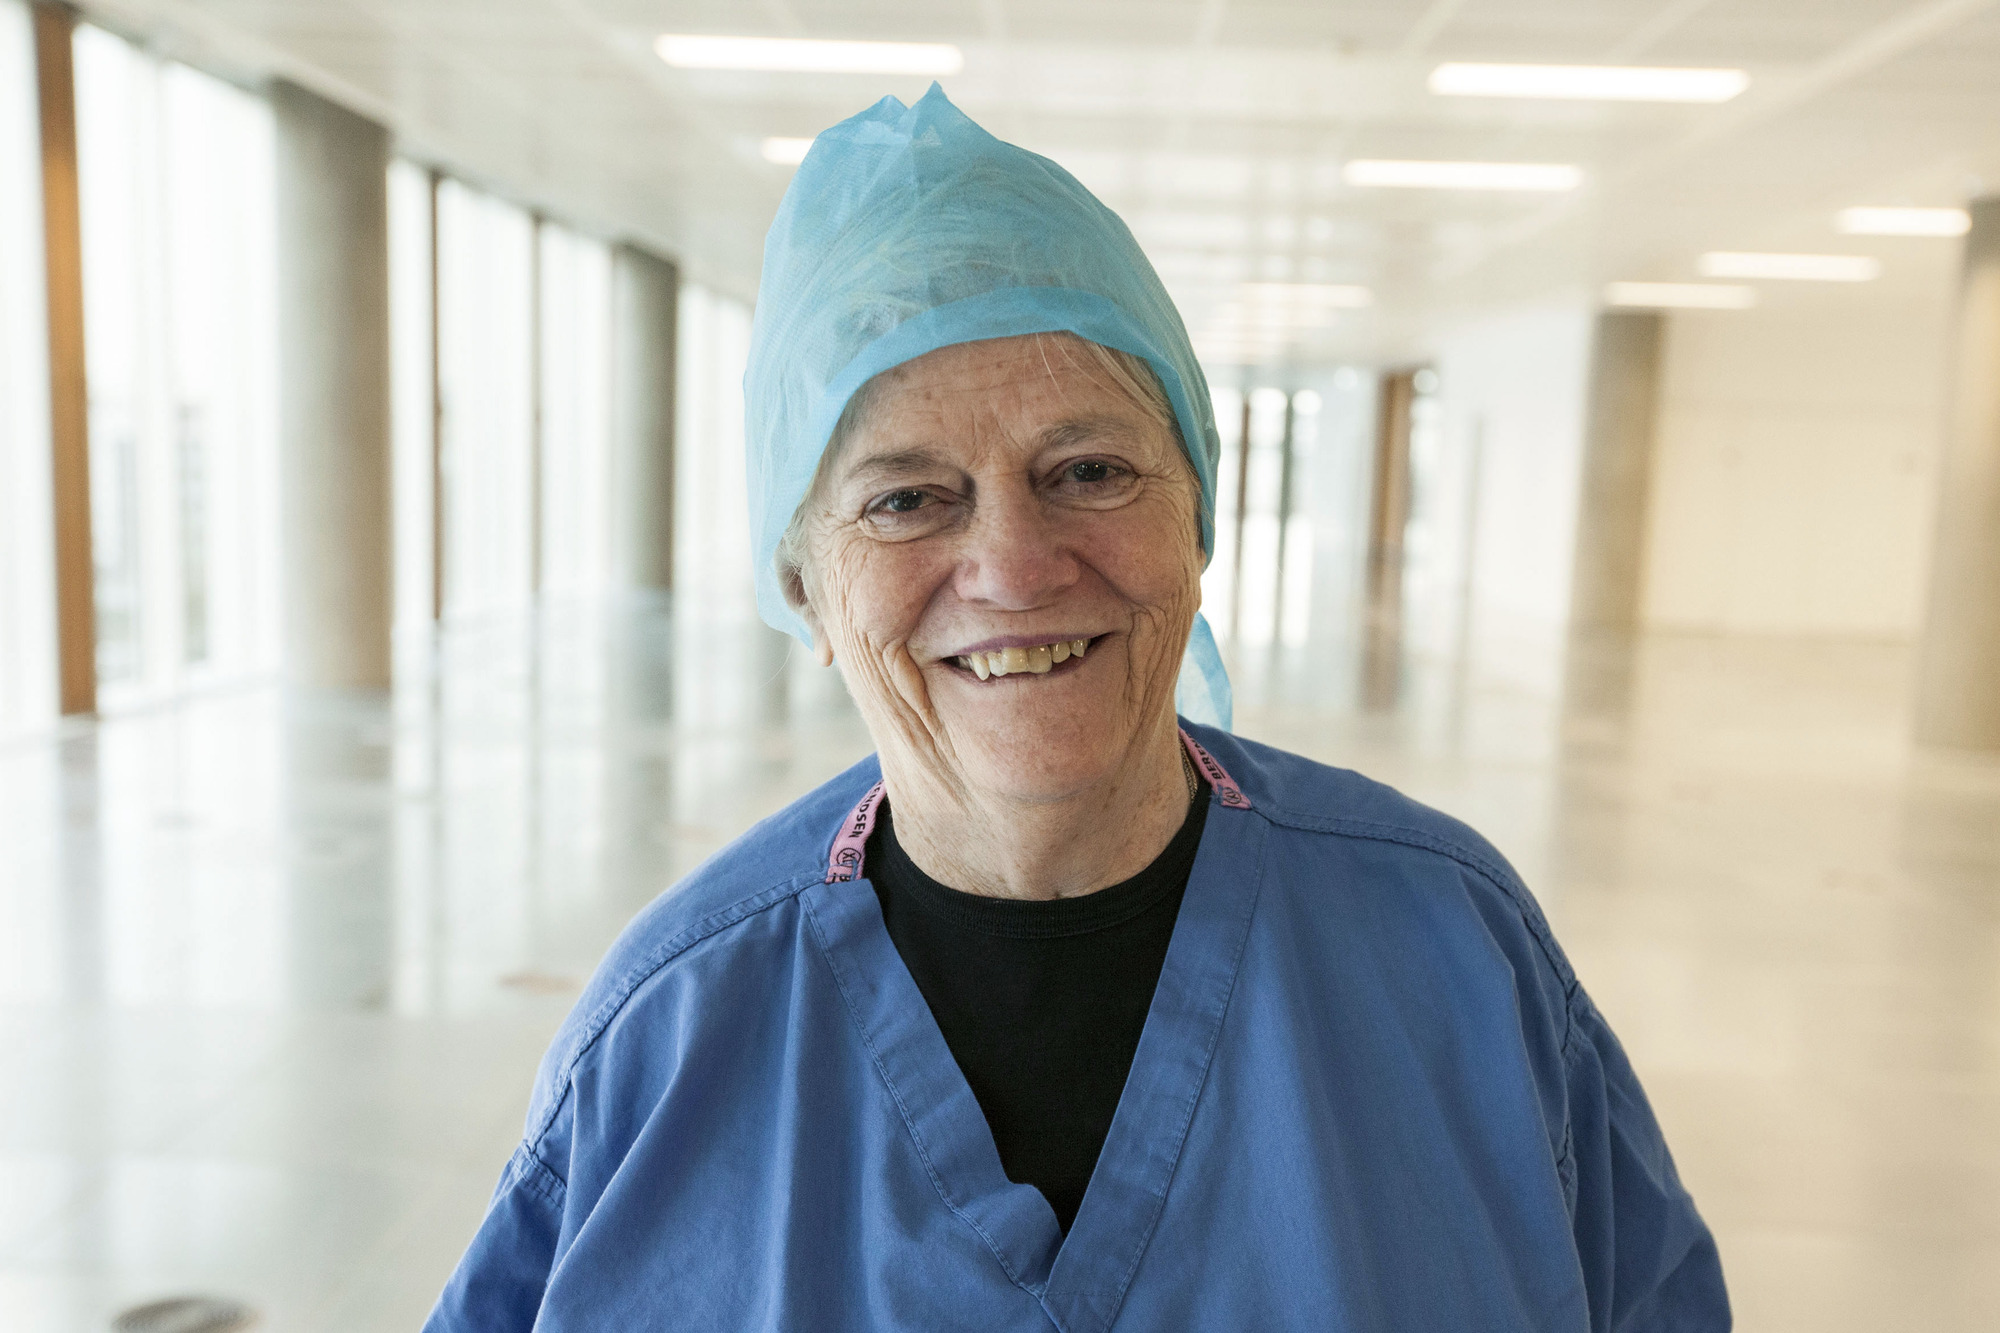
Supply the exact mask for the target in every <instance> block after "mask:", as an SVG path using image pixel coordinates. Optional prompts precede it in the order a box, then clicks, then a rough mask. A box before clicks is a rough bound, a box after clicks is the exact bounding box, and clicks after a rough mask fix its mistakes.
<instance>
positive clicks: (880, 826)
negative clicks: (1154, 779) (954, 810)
mask: <svg viewBox="0 0 2000 1333" xmlns="http://www.w3.org/2000/svg"><path fill="white" fill-rule="evenodd" d="M1196 780H1197V781H1198V782H1200V786H1201V789H1200V791H1199V792H1198V793H1197V794H1196V795H1195V797H1194V798H1193V799H1192V800H1190V801H1189V802H1188V810H1187V815H1186V817H1185V818H1183V819H1182V820H1181V826H1180V828H1178V829H1177V830H1175V832H1174V836H1173V837H1172V838H1171V839H1170V840H1169V841H1168V842H1167V845H1166V846H1165V847H1164V848H1162V849H1161V851H1160V854H1159V855H1158V856H1156V857H1154V858H1153V859H1152V860H1151V861H1149V862H1148V863H1147V864H1146V865H1145V867H1144V868H1142V869H1141V870H1140V871H1139V872H1138V873H1137V874H1135V875H1133V876H1132V877H1131V878H1130V879H1126V880H1121V881H1119V882H1118V883H1116V884H1113V885H1110V886H1108V887H1106V888H1102V889H1099V890H1097V891H1096V892H1095V893H1085V894H1080V895H1078V896H1077V897H1074V898H993V897H989V896H987V895H985V894H982V893H967V892H965V891H964V890H963V889H954V888H952V887H951V886H950V885H947V884H943V883H940V882H939V881H937V880H935V879H932V878H931V877H930V876H929V875H928V874H926V873H925V872H924V870H923V868H922V867H921V866H919V865H918V864H917V863H916V862H915V861H913V860H911V859H910V854H909V853H908V852H907V851H905V850H904V849H903V844H902V842H901V840H900V839H898V838H897V837H896V835H895V824H894V816H893V814H892V813H891V811H890V803H889V802H888V801H886V800H885V801H884V802H883V803H882V808H881V810H880V812H879V813H878V814H877V815H876V829H875V835H874V836H873V837H872V838H871V839H870V842H871V844H872V846H871V847H870V849H869V850H870V851H872V852H874V853H875V854H876V855H878V856H880V857H881V858H882V859H883V861H885V862H887V864H886V865H885V866H884V867H883V868H884V870H885V871H886V872H887V874H888V876H889V877H890V878H892V879H893V881H894V883H895V884H896V885H897V887H898V888H899V889H901V890H903V891H905V892H906V893H907V894H908V901H909V902H910V903H911V904H912V905H913V906H915V907H916V908H917V909H918V910H920V911H922V912H924V913H925V914H927V915H930V916H935V917H938V918H941V919H943V920H946V921H949V922H951V923H953V924H954V925H957V926H959V927H961V928H963V929H966V930H971V931H976V932H978V933H979V934H981V935H991V936H995V937H998V938H1002V939H1017V940H1037V939H1063V938H1066V937H1069V936H1073V935H1088V934H1090V933H1092V932H1093V931H1099V930H1108V929H1110V928H1111V927H1113V926H1117V925H1122V924H1123V923H1125V922H1127V921H1130V920H1132V919H1133V918H1135V917H1138V916H1140V915H1142V914H1143V913H1145V912H1147V911H1149V910H1150V909H1151V908H1153V907H1154V906H1155V905H1156V904H1157V903H1158V902H1159V901H1160V900H1161V899H1162V898H1164V897H1166V896H1167V895H1168V894H1170V893H1174V892H1177V891H1179V890H1180V889H1181V888H1183V887H1185V885H1186V883H1187V876H1186V874H1185V873H1182V874H1180V875H1178V876H1176V875H1173V874H1162V873H1161V872H1162V871H1163V870H1165V869H1166V868H1168V867H1170V866H1177V865H1184V866H1192V864H1193V862H1194V851H1195V848H1196V847H1197V846H1198V845H1199V844H1200V842H1201V830H1202V826H1203V825H1204V824H1205V823H1207V820H1206V819H1204V818H1202V817H1201V816H1202V815H1203V814H1205V813H1206V812H1205V811H1203V810H1202V808H1201V807H1202V806H1203V805H1204V804H1205V803H1206V802H1207V800H1208V795H1209V787H1208V783H1207V782H1206V781H1205V780H1203V779H1200V778H1199V777H1198V778H1197V779H1196Z"/></svg>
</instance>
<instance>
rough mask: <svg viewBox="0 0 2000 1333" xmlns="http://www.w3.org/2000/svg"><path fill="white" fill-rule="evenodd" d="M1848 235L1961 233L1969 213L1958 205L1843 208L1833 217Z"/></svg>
mask: <svg viewBox="0 0 2000 1333" xmlns="http://www.w3.org/2000/svg"><path fill="white" fill-rule="evenodd" d="M1836 221H1837V222H1838V225H1839V227H1840V229H1841V230H1842V231H1844V232H1846V233H1847V234H1848V235H1850V236H1963V235H1965V233H1967V232H1968V231H1971V230H1972V214H1970V213H1968V212H1966V211H1965V210H1964V209H1962V208H1843V209H1841V210H1840V216H1839V217H1838V219H1836Z"/></svg>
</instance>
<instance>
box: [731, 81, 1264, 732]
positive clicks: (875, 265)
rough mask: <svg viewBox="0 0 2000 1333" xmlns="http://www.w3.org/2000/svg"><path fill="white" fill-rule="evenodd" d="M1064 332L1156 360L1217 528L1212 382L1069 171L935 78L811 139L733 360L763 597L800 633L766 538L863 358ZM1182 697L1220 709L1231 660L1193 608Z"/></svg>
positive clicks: (1202, 707)
mask: <svg viewBox="0 0 2000 1333" xmlns="http://www.w3.org/2000/svg"><path fill="white" fill-rule="evenodd" d="M1058 332H1067V333H1073V334H1075V335H1077V336H1078V337H1080V338H1086V339H1089V340H1090V341H1092V342H1095V343H1100V344H1102V345H1104V346H1106V347H1113V348H1117V349H1118V350H1120V351H1124V352H1129V353H1131V354H1132V355H1133V356H1136V357H1139V358H1141V359H1143V360H1144V361H1145V362H1146V364H1147V365H1149V366H1151V367H1152V369H1153V372H1154V373H1155V374H1156V375H1158V376H1159V378H1160V384H1161V385H1162V387H1164V388H1165V390H1166V394H1167V399H1168V401H1169V402H1170V403H1171V404H1172V406H1173V412H1174V419H1175V421H1176V422H1177V423H1178V424H1179V426H1180V436H1181V440H1182V442H1183V443H1184V445H1185V446H1186V448H1187V454H1188V461H1189V462H1191V463H1192V464H1193V465H1194V471H1195V475H1196V476H1197V477H1198V478H1199V479H1200V481H1201V544H1202V550H1203V551H1204V552H1207V553H1208V554H1210V555H1213V553H1214V547H1215V468H1216V458H1217V455H1218V453H1219V452H1220V448H1221V446H1220V441H1219V440H1218V438H1217V436H1216V431H1215V413H1214V409H1213V408H1212V407H1211V406H1210V404H1209V398H1208V383H1207V381H1206V380H1205V379H1204V378H1203V377H1202V373H1201V367H1200V365H1199V364H1198V363H1197V362H1196V360H1195V355H1194V348H1193V347H1192V346H1191V345H1190V344H1189V342H1188V336H1187V330H1186V328H1185V327H1184V326H1183V325H1182V323H1181V318H1180V314H1179V312H1178V311H1176V310H1175V309H1174V304H1173V302H1172V301H1171V300H1170V299H1169V298H1168V296H1167V293H1166V289H1165V288H1164V287H1162V286H1161V285H1160V279H1159V277H1158V275H1156V274H1155V273H1154V272H1153V266H1152V265H1151V264H1150V263H1148V262H1147V260H1146V256H1145V255H1144V254H1143V253H1142V252H1141V251H1140V249H1139V244H1138V242H1137V241H1135V240H1133V239H1132V233H1131V232H1130V231H1129V230H1127V228H1126V226H1125V224H1124V223H1123V222H1121V221H1120V220H1119V218H1118V216H1117V214H1115V213H1113V212H1112V211H1111V210H1110V209H1108V208H1106V207H1105V206H1104V205H1103V204H1101V203H1099V202H1098V201H1097V199H1096V197H1095V196H1093V195H1092V194H1091V193H1090V191H1088V190H1086V189H1084V188H1083V186H1082V185H1081V184H1079V183H1078V182H1077V180H1076V178H1075V177H1073V176H1071V175H1070V174H1069V173H1068V172H1067V171H1064V170H1063V169H1062V168H1061V167H1059V166H1057V165H1056V164H1055V163H1053V162H1051V161H1049V160H1048V159H1047V158H1044V157H1039V156H1037V155H1036V154H1034V153H1030V152H1028V151H1026V150H1025V149H1021V148H1016V147H1014V146H1013V145H1012V144H1006V143H1002V142H1001V141H1000V140H998V139H996V138H994V137H993V136H992V135H990V134H988V133H987V132H986V131H985V130H983V129H981V128H980V127H979V126H978V125H976V124H974V123H973V122H972V120H971V119H970V118H969V117H968V116H966V115H965V113H964V112H962V111H960V110H959V109H958V108H957V107H955V106H953V105H952V104H951V102H950V100H949V99H948V98H946V97H945V95H944V90H943V89H942V88H940V87H938V86H937V85H936V84H932V85H931V89H930V91H929V92H928V93H926V94H925V95H924V96H923V97H922V98H921V99H919V100H918V102H917V103H916V105H914V106H908V107H906V106H904V105H903V104H902V102H900V101H898V100H897V99H896V98H893V97H885V98H883V99H882V100H881V101H880V102H877V103H876V104H875V105H874V106H872V107H870V108H868V109H867V110H866V111H863V112H862V113H861V114H859V115H857V116H854V117H852V118H850V119H848V120H844V121H842V122H841V123H840V124H838V125H835V126H834V127H833V128H832V129H829V130H827V131H826V132H825V133H823V134H821V135H820V136H819V138H818V139H816V140H814V142H813V146H812V150H811V151H810V152H808V153H807V154H806V158H805V161H804V162H803V163H802V164H801V165H800V167H799V170H798V174H797V175H796V176H795V177H794V178H793V180H792V184H791V188H790V189H788V190H787V191H786V192H785V198H784V202H783V203H782V204H780V205H779V207H778V216H777V219H776V221H774V222H773V223H772V224H771V232H770V235H769V236H768V237H767V238H766V240H765V242H764V275H763V281H762V285H761V286H760V288H759V290H758V295H757V313H756V320H755V324H754V326H753V329H752V333H751V338H750V361H749V368H748V370H747V371H746V372H745V374H744V377H743V394H744V427H745V433H746V435H747V437H748V454H749V481H750V511H751V512H750V521H751V530H752V533H753V535H754V538H755V541H756V561H757V571H756V573H757V607H758V610H759V611H760V612H761V613H762V615H763V617H764V619H765V620H766V621H767V622H769V623H770V624H771V625H772V626H774V627H775V628H777V629H781V630H784V631H786V632H787V633H789V634H792V635H794V636H795V637H797V638H798V639H799V640H800V641H801V642H805V643H810V642H811V634H810V632H809V631H808V629H807V627H806V624H805V622H804V621H803V620H801V619H800V618H799V616H798V613H797V612H795V611H794V610H793V609H792V608H791V606H790V605H789V604H788V603H787V602H786V600H785V595H784V592H783V590H782V589H781V587H780V586H779V580H778V570H777V565H776V555H777V551H778V545H779V542H780V540H781V539H782V538H783V536H784V534H785V529H786V527H787V526H788V525H789V524H790V522H791V520H792V515H793V514H794V512H795V511H796V510H797V509H798V507H799V505H800V503H801V502H802V501H803V500H804V499H805V496H806V491H807V489H808V488H809V487H810V486H811V484H812V479H813V474H814V472H815V471H816V469H817V468H818V466H819V460H820V455H821V454H822V453H823V452H824V451H825V449H826V446H827V443H828V441H829V440H830V438H831V437H832V435H833V429H834V426H835V425H836V424H837V423H838V422H839V420H840V414H841V411H842V410H843V409H844V408H845V407H846V406H847V402H848V399H850V398H852V397H853V396H854V393H855V391H856V390H858V389H860V388H861V386H862V385H864V384H866V383H867V382H868V381H869V380H870V379H871V378H873V377H874V376H876V375H878V374H880V373H881V372H883V371H885V370H888V369H890V368H892V367H894V366H898V365H901V364H902V363H903V362H905V361H909V360H911V359H913V358H915V357H919V356H922V355H923V354H924V353H926V352H931V351H935V350H936V349H938V348H940V347H949V346H952V345H954V344H957V343H965V342H975V341H978V340H980V339H985V338H1006V337H1013V336H1017V335H1020V334H1029V333H1058ZM1175 704H1176V706H1177V707H1178V709H1179V710H1180V712H1181V713H1182V715H1184V716H1186V717H1188V718H1191V719H1193V720H1195V721H1198V722H1206V723H1209V724H1211V725H1214V726H1220V727H1227V726H1229V724H1230V691H1229V678H1228V676H1227V675H1226V674H1225V673H1224V672H1223V669H1222V659H1221V657H1220V655H1219V654H1218V653H1217V652H1216V647H1215V636H1214V634H1213V633H1211V632H1210V630H1209V627H1208V622H1207V621H1206V620H1205V619H1203V618H1202V617H1201V616H1199V615H1197V616H1196V618H1195V623H1194V630H1193V633H1191V634H1190V635H1189V638H1188V647H1187V652H1186V655H1185V656H1184V657H1183V659H1182V662H1181V671H1180V680H1179V684H1178V687H1177V689H1176V697H1175Z"/></svg>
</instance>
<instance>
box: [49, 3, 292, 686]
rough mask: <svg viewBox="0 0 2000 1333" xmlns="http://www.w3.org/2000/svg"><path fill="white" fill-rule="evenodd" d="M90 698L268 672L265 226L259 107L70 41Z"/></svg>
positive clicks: (273, 445)
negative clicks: (94, 675)
mask: <svg viewBox="0 0 2000 1333" xmlns="http://www.w3.org/2000/svg"><path fill="white" fill-rule="evenodd" d="M75 52H76V89H77V139H78V159H79V160H78V175H79V181H80V186H81V190H82V208H83V261H84V263H83V268H84V305H85V309H84V335H85V339H86V349H87V361H88V364H87V367H86V369H87V373H88V376H89V381H90V434H91V444H90V448H91V508H92V538H93V545H94V548H95V552H94V553H95V558H96V565H97V570H96V575H97V581H96V588H97V621H98V683H99V695H100V702H102V703H103V704H105V705H107V706H116V705H117V704H118V703H120V702H134V701H138V700H143V699H147V698H154V697H158V696H160V695H162V694H165V693H169V692H172V691H174V690H176V689H179V688H182V687H184V686H186V685H190V684H201V683H209V682H217V681H223V680H230V679H238V678H244V677H249V676H256V675H262V674H265V673H268V672H270V671H271V670H272V669H274V668H275V666H276V665H277V659H278V651H279V648H278V642H279V623H278V591H279V587H278V580H279V561H278V554H277V553H278V529H277V520H278V475H277V363H276V344H277V337H276V325H277V317H276V256H275V250H276V220H275V216H274V190H275V187H274V180H273V153H272V125H271V116H270V111H269V108H268V107H267V106H266V105H265V104H264V102H262V101H261V100H260V99H258V98H255V97H252V96H251V95H249V94H247V93H244V92H242V91H241V90H239V89H236V88H234V87H231V86H230V85H228V84H226V83H223V82H221V81H219V80H216V79H213V78H210V77H208V76H206V75H203V74H200V73H197V72H196V71H194V70H191V69H189V68H187V67H185V66H182V65H176V64H173V63H171V62H165V61H159V60H155V59H154V58H152V57H151V56H148V55H146V54H145V53H143V52H141V51H139V50H138V49H136V48H134V47H132V46H131V45H129V44H128V43H126V42H124V41H122V40H120V39H118V38H116V37H113V36H112V35H110V34H109V33H106V32H103V31H101V30H99V29H96V28H91V27H88V26H85V27H80V28H78V29H77V34H76V43H75Z"/></svg>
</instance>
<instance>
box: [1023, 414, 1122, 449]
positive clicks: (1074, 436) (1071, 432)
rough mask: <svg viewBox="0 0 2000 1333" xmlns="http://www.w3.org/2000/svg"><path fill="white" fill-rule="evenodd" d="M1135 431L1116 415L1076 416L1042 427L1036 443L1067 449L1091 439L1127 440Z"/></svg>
mask: <svg viewBox="0 0 2000 1333" xmlns="http://www.w3.org/2000/svg"><path fill="white" fill-rule="evenodd" d="M1136 433H1137V432H1135V431H1134V430H1133V429H1132V425H1131V423H1130V422H1126V421H1120V420H1119V419H1118V418H1117V417H1077V418H1074V419H1073V420H1070V421H1058V422H1057V423H1056V424H1055V425H1053V426H1048V427H1046V428H1044V429H1043V431H1042V433H1041V438H1040V439H1039V440H1038V441H1037V444H1038V446H1039V447H1040V448H1042V449H1069V448H1074V447H1075V446H1077V445H1079V444H1088V443H1091V442H1092V441H1099V440H1118V441H1123V440H1129V439H1131V438H1132V437H1133V436H1134V435H1135V434H1136Z"/></svg>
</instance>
